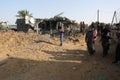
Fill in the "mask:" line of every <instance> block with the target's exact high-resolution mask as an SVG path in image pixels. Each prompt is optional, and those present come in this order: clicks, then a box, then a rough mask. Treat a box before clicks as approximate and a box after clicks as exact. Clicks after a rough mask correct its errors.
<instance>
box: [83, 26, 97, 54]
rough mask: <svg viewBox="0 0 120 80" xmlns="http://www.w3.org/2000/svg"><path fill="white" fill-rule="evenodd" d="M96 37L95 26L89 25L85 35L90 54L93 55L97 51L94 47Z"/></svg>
mask: <svg viewBox="0 0 120 80" xmlns="http://www.w3.org/2000/svg"><path fill="white" fill-rule="evenodd" d="M95 38H96V36H95V32H94V28H92V27H89V28H88V31H87V33H86V36H85V41H86V43H87V48H88V52H89V54H90V55H93V54H94V53H95V47H94V43H95Z"/></svg>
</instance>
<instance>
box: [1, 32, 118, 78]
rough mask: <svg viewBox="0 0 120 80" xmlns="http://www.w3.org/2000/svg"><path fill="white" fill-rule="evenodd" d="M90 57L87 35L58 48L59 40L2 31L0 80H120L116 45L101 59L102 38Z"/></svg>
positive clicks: (72, 39) (77, 37) (68, 40)
mask: <svg viewBox="0 0 120 80" xmlns="http://www.w3.org/2000/svg"><path fill="white" fill-rule="evenodd" d="M95 45H96V53H95V55H94V56H89V55H88V52H87V49H86V44H85V42H84V36H83V35H81V34H78V35H77V36H75V37H73V38H69V39H66V40H65V42H64V45H63V46H62V47H61V46H59V38H51V37H50V36H49V35H37V34H35V33H33V32H28V33H22V32H14V31H7V32H4V31H1V32H0V80H120V66H119V65H113V64H112V63H111V62H112V61H113V60H114V55H115V53H114V48H115V47H114V45H113V44H112V45H111V48H110V51H109V55H108V56H107V57H106V58H103V57H102V48H101V44H100V42H99V38H98V40H97V42H96V44H95Z"/></svg>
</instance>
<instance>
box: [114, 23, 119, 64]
mask: <svg viewBox="0 0 120 80" xmlns="http://www.w3.org/2000/svg"><path fill="white" fill-rule="evenodd" d="M116 36H117V45H116V55H115V61H114V62H113V63H115V64H120V24H117V32H116Z"/></svg>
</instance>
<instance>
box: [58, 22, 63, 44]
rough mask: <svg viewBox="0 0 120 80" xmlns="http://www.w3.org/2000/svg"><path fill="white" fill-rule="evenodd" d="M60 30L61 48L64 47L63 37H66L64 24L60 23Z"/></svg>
mask: <svg viewBox="0 0 120 80" xmlns="http://www.w3.org/2000/svg"><path fill="white" fill-rule="evenodd" d="M58 30H59V33H60V46H62V45H63V37H64V24H63V23H62V22H59V24H58Z"/></svg>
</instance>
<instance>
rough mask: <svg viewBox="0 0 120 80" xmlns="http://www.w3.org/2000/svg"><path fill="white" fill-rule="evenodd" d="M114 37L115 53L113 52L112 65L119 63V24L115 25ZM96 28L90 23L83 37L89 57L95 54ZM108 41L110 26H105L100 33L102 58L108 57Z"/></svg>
mask: <svg viewBox="0 0 120 80" xmlns="http://www.w3.org/2000/svg"><path fill="white" fill-rule="evenodd" d="M116 27H117V30H116V36H117V40H116V41H117V42H116V43H117V44H116V52H115V61H113V63H120V24H117V25H116ZM97 34H98V32H97V27H96V26H95V25H94V23H92V24H91V25H90V26H89V28H88V31H87V33H86V36H85V41H86V43H87V48H88V52H89V54H90V55H94V53H95V46H94V45H95V40H96V37H97ZM110 39H112V36H111V28H110V25H108V24H106V25H105V27H104V29H103V30H102V31H101V39H100V41H101V45H102V48H103V57H106V56H107V55H108V51H109V47H110Z"/></svg>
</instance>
